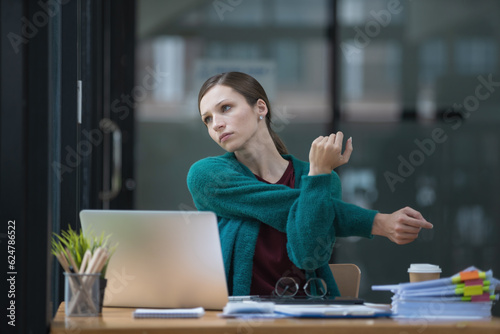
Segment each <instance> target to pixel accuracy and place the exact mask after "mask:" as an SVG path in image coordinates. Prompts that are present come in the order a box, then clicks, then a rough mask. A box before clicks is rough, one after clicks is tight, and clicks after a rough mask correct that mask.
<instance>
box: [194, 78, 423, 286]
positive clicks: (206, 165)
mask: <svg viewBox="0 0 500 334" xmlns="http://www.w3.org/2000/svg"><path fill="white" fill-rule="evenodd" d="M198 107H199V110H200V115H201V119H202V121H203V122H204V123H205V125H206V126H207V130H208V133H209V135H210V137H211V138H212V139H213V140H214V141H215V142H216V143H217V144H219V145H220V146H221V147H222V148H223V149H224V150H226V151H227V153H226V154H224V155H222V156H218V157H209V158H205V159H202V160H200V161H198V162H196V163H195V164H193V166H191V168H190V170H189V173H188V177H187V184H188V188H189V191H190V192H191V195H192V197H193V201H194V203H195V205H196V207H197V208H198V210H202V211H205V210H209V211H213V212H215V213H216V214H217V217H218V222H219V231H220V237H221V245H222V252H223V257H224V265H225V268H226V274H227V279H228V285H229V286H228V288H229V293H230V294H231V295H249V294H252V295H253V294H258V295H269V294H272V292H273V291H274V288H275V283H276V282H277V281H278V280H279V279H280V278H281V277H284V276H289V277H293V278H294V279H295V280H298V281H300V282H299V283H300V285H301V286H302V285H304V283H305V282H306V280H307V279H310V278H315V277H316V278H317V277H320V278H322V279H323V280H324V281H325V282H326V285H327V287H328V295H330V296H338V295H339V291H338V288H337V285H336V283H335V280H334V279H333V275H332V273H331V271H330V268H329V266H328V260H329V259H330V255H331V252H332V249H333V246H334V243H335V238H336V237H338V236H339V237H346V236H362V237H367V238H372V237H373V235H382V236H386V237H388V238H389V239H390V240H392V241H394V242H395V243H397V244H405V243H409V242H411V241H413V240H414V239H416V238H417V237H418V233H419V231H420V229H421V228H432V224H430V223H429V222H427V221H426V220H425V219H424V218H423V217H422V215H421V214H420V213H419V212H417V211H415V210H413V209H411V208H408V207H406V208H403V209H401V210H399V211H396V212H394V213H392V214H382V213H379V212H377V211H373V210H366V209H363V208H360V207H357V206H355V205H352V204H348V203H345V202H342V201H341V186H340V179H339V177H338V175H337V173H335V171H333V169H334V168H336V167H338V166H340V165H343V164H345V163H347V162H348V161H349V158H350V155H351V152H352V149H353V147H352V139H351V138H349V139H348V140H347V143H346V149H345V151H344V153H343V154H342V141H343V134H342V133H341V132H338V133H337V134H331V135H329V136H326V137H323V136H320V137H318V138H317V139H315V140H314V141H313V143H312V145H311V149H310V152H309V163H306V162H303V161H300V160H298V159H296V158H295V157H294V156H292V155H289V154H288V152H287V150H286V147H285V145H284V144H283V142H282V141H281V140H280V138H279V137H278V136H277V134H276V133H275V132H274V131H273V130H272V129H271V106H270V103H269V100H268V98H267V96H266V93H265V91H264V89H263V88H262V86H261V85H260V84H259V83H258V82H257V81H256V80H255V79H254V78H253V77H251V76H249V75H247V74H244V73H239V72H228V73H223V74H219V75H216V76H213V77H211V78H209V79H208V80H207V81H206V82H205V83H204V84H203V86H202V87H201V89H200V93H199V96H198Z"/></svg>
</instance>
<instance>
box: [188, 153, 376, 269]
mask: <svg viewBox="0 0 500 334" xmlns="http://www.w3.org/2000/svg"><path fill="white" fill-rule="evenodd" d="M335 176H336V175H333V174H323V175H316V176H308V175H303V176H302V177H301V180H300V188H296V189H291V188H289V187H287V186H284V185H276V184H267V183H264V182H260V181H258V180H257V179H256V178H255V177H254V176H253V175H252V174H251V173H249V172H248V170H245V168H244V167H242V166H241V165H240V164H233V163H231V162H229V161H227V160H225V159H221V158H219V157H212V158H205V159H203V160H200V161H198V162H196V163H195V164H193V166H192V167H191V168H190V170H189V173H188V178H187V183H188V188H189V191H190V192H191V195H192V197H193V201H194V203H195V205H196V207H197V208H198V209H199V210H209V211H213V212H215V213H216V214H217V215H218V216H219V217H224V218H228V219H231V218H238V219H244V220H249V221H255V222H256V223H257V222H262V223H265V224H268V225H270V226H272V227H274V228H276V229H277V230H280V231H282V232H286V233H287V235H288V245H287V249H288V254H289V257H290V259H291V260H292V261H293V262H294V263H295V265H297V266H298V267H299V268H302V269H316V268H318V267H320V266H321V265H324V264H325V263H328V260H329V258H330V254H331V251H332V249H333V245H334V243H335V237H336V236H353V235H356V236H363V237H372V236H371V227H372V223H373V218H374V216H375V214H376V212H375V211H372V210H366V209H362V208H360V207H357V206H355V205H352V204H348V203H345V202H342V201H341V200H339V199H337V198H336V196H335V190H338V188H336V187H338V186H339V185H338V184H337V178H335Z"/></svg>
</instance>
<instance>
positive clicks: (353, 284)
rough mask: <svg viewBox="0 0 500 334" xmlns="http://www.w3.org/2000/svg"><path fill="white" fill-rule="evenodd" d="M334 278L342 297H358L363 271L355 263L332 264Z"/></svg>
mask: <svg viewBox="0 0 500 334" xmlns="http://www.w3.org/2000/svg"><path fill="white" fill-rule="evenodd" d="M330 269H331V270H332V274H333V277H334V278H335V282H337V286H338V288H339V291H340V295H341V296H342V297H355V298H357V297H358V294H359V282H360V280H361V270H360V269H359V267H358V266H357V265H355V264H353V263H332V264H330Z"/></svg>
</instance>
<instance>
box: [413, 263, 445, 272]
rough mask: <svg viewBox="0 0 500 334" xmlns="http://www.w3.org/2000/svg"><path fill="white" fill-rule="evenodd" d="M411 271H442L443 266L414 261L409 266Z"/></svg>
mask: <svg viewBox="0 0 500 334" xmlns="http://www.w3.org/2000/svg"><path fill="white" fill-rule="evenodd" d="M408 272H409V273H440V272H441V268H440V267H439V266H437V265H435V264H429V263H412V264H410V268H408Z"/></svg>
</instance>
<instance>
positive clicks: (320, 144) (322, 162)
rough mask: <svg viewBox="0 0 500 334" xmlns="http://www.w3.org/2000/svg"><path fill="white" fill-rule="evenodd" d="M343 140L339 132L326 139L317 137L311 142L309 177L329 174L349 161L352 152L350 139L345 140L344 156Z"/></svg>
mask: <svg viewBox="0 0 500 334" xmlns="http://www.w3.org/2000/svg"><path fill="white" fill-rule="evenodd" d="M343 140H344V134H343V133H342V132H340V131H339V132H337V134H334V133H332V134H331V135H329V136H327V137H324V136H319V137H318V138H316V139H315V140H314V141H313V142H312V144H311V150H310V151H309V175H319V174H329V173H331V172H332V170H334V169H335V168H337V167H338V166H342V165H344V164H346V163H347V162H348V161H349V159H350V157H351V153H352V150H353V147H352V138H349V139H348V140H347V143H346V146H345V151H344V154H342V142H343Z"/></svg>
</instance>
